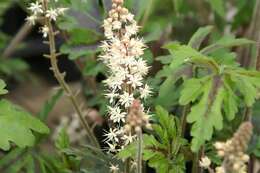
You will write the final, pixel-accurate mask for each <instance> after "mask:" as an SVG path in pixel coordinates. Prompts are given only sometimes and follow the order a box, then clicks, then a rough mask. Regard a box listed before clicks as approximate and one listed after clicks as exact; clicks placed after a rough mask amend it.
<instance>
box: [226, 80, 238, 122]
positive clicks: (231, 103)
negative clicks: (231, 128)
mask: <svg viewBox="0 0 260 173" xmlns="http://www.w3.org/2000/svg"><path fill="white" fill-rule="evenodd" d="M237 99H238V98H237V96H236V95H235V93H234V92H233V90H232V89H231V88H230V87H229V85H225V97H224V102H223V105H224V107H223V109H224V112H225V115H226V117H227V119H228V120H233V119H234V118H235V115H236V113H237V112H238V108H237V107H238V105H237V104H238V103H237Z"/></svg>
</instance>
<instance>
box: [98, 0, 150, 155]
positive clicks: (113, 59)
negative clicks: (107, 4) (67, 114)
mask: <svg viewBox="0 0 260 173" xmlns="http://www.w3.org/2000/svg"><path fill="white" fill-rule="evenodd" d="M123 3H124V2H123V0H112V9H111V11H110V12H109V17H108V18H107V19H105V20H104V25H103V27H104V31H105V37H106V38H107V40H106V41H103V44H102V45H101V48H102V49H103V52H104V53H103V54H102V55H100V59H101V60H102V61H103V62H104V64H106V66H107V67H108V68H109V74H110V76H109V77H108V78H107V79H106V80H105V84H106V85H107V87H108V91H107V94H106V97H107V98H108V99H109V103H110V106H108V113H109V120H110V122H111V123H110V124H111V125H110V127H111V129H110V130H109V132H107V134H106V135H105V136H106V139H105V142H106V143H108V145H109V148H110V149H109V151H113V152H116V151H117V150H118V149H120V148H121V147H123V146H124V145H127V144H128V143H129V142H131V141H133V139H134V138H135V135H133V134H131V133H128V134H126V133H125V130H124V129H123V126H124V124H125V123H126V117H127V115H128V114H129V110H130V107H131V106H132V104H133V101H134V100H135V99H138V98H139V99H146V98H147V97H149V95H150V94H151V90H150V87H149V86H148V85H147V84H144V82H143V80H144V77H145V75H146V74H147V73H148V69H149V67H148V66H147V63H146V61H145V60H143V59H142V58H141V56H142V55H143V54H144V50H145V48H146V46H145V45H144V43H143V40H142V39H140V38H138V37H137V33H138V30H139V27H138V26H137V22H136V21H135V20H134V15H133V14H131V13H130V12H129V11H128V10H127V9H126V8H124V7H123Z"/></svg>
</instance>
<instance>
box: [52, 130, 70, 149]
mask: <svg viewBox="0 0 260 173" xmlns="http://www.w3.org/2000/svg"><path fill="white" fill-rule="evenodd" d="M55 146H56V148H58V149H59V150H64V149H67V148H69V147H70V139H69V136H68V134H67V132H66V128H65V127H63V128H62V129H61V130H60V132H59V134H58V137H57V139H56V140H55Z"/></svg>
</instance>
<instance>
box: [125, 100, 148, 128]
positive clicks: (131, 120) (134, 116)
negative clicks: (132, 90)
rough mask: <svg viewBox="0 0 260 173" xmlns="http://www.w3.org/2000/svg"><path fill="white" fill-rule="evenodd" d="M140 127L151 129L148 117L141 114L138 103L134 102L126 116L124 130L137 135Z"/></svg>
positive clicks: (137, 101)
mask: <svg viewBox="0 0 260 173" xmlns="http://www.w3.org/2000/svg"><path fill="white" fill-rule="evenodd" d="M142 127H146V128H147V129H151V128H152V127H151V124H150V123H149V116H148V115H147V114H145V113H144V112H143V110H142V107H141V104H140V101H139V100H134V102H133V104H132V106H131V107H130V111H129V114H128V115H127V118H126V125H125V127H124V129H125V130H126V132H128V133H132V132H134V133H138V132H140V131H141V130H142Z"/></svg>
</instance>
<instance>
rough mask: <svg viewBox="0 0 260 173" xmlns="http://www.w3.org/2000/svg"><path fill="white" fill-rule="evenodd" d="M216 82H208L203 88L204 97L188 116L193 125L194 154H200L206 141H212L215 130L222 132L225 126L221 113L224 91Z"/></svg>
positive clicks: (188, 120)
mask: <svg viewBox="0 0 260 173" xmlns="http://www.w3.org/2000/svg"><path fill="white" fill-rule="evenodd" d="M217 83H218V82H215V80H213V79H212V80H208V82H207V83H206V84H205V85H204V86H203V92H204V93H203V96H202V98H201V99H200V101H199V103H197V104H196V105H194V106H192V108H191V112H190V113H189V114H188V115H187V122H189V123H193V125H192V129H191V135H192V136H193V139H192V146H191V149H192V151H194V152H198V151H199V149H200V146H201V145H203V144H204V142H205V141H207V140H210V139H211V137H212V135H213V131H214V129H216V130H220V129H222V126H223V117H222V113H221V107H222V102H223V98H224V92H223V91H224V89H223V87H221V86H219V84H217Z"/></svg>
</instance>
